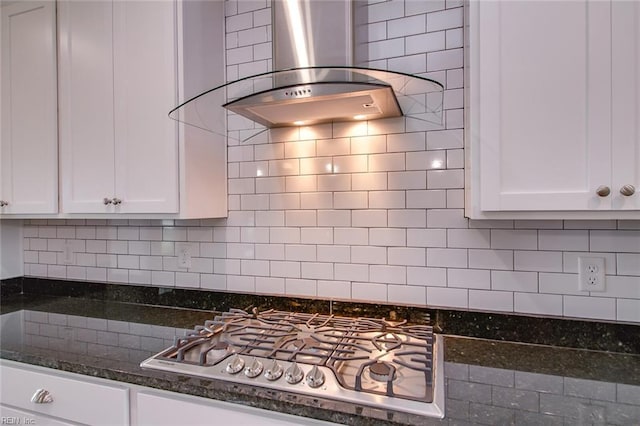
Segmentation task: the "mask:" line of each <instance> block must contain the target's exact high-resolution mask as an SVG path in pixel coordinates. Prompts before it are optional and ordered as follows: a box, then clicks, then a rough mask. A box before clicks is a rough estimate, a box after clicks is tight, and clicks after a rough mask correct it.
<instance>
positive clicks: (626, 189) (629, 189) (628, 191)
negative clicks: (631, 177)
mask: <svg viewBox="0 0 640 426" xmlns="http://www.w3.org/2000/svg"><path fill="white" fill-rule="evenodd" d="M635 192H636V187H635V186H633V185H631V184H627V185H624V186H623V187H622V188H620V193H621V194H622V195H624V196H625V197H629V196H631V195H633V194H635Z"/></svg>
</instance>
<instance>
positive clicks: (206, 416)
mask: <svg viewBox="0 0 640 426" xmlns="http://www.w3.org/2000/svg"><path fill="white" fill-rule="evenodd" d="M212 423H215V424H225V425H260V426H299V425H330V424H332V423H327V422H323V421H319V420H313V419H308V418H305V417H297V416H292V415H288V414H282V413H277V412H275V411H266V410H260V409H257V408H252V407H244V406H240V405H237V404H231V403H227V402H222V401H213V400H208V399H205V398H197V397H189V396H184V395H178V394H172V393H169V392H162V393H160V392H157V391H153V392H139V393H138V396H137V416H136V424H137V425H140V426H164V425H166V426H173V425H179V424H183V425H210V424H212Z"/></svg>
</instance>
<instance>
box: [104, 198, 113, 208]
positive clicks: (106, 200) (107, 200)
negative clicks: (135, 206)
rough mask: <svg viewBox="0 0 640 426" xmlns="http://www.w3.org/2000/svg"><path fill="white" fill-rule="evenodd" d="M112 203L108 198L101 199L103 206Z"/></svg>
mask: <svg viewBox="0 0 640 426" xmlns="http://www.w3.org/2000/svg"><path fill="white" fill-rule="evenodd" d="M111 203H113V201H111V199H110V198H107V197H104V198H103V199H102V204H104V205H105V206H108V205H109V204H111Z"/></svg>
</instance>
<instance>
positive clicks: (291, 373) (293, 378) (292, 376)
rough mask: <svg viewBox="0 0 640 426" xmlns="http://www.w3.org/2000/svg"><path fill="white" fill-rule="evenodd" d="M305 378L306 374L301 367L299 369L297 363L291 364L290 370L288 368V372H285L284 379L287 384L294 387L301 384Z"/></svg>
mask: <svg viewBox="0 0 640 426" xmlns="http://www.w3.org/2000/svg"><path fill="white" fill-rule="evenodd" d="M303 377H304V372H303V371H302V369H301V368H300V367H298V364H297V363H295V362H294V363H293V364H291V366H290V367H289V368H287V371H285V372H284V379H285V380H286V381H287V383H290V384H292V385H295V384H296V383H299V382H300V380H302V378H303Z"/></svg>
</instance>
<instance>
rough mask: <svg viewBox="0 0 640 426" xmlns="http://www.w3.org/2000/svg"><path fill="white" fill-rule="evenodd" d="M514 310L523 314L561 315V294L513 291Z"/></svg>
mask: <svg viewBox="0 0 640 426" xmlns="http://www.w3.org/2000/svg"><path fill="white" fill-rule="evenodd" d="M513 297H514V299H513V300H514V305H513V307H514V310H515V311H516V312H522V313H525V314H538V315H558V316H559V315H562V296H560V295H555V294H537V293H514V295H513Z"/></svg>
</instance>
